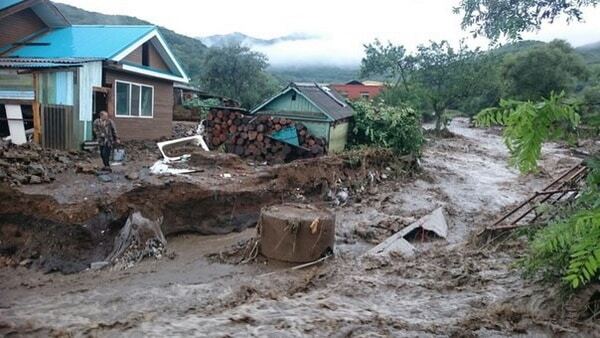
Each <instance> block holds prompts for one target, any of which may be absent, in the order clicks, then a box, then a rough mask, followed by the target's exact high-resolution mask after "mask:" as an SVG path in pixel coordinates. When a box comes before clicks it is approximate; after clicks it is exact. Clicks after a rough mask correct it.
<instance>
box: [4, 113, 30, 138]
mask: <svg viewBox="0 0 600 338" xmlns="http://www.w3.org/2000/svg"><path fill="white" fill-rule="evenodd" d="M4 107H5V109H6V119H7V120H8V130H9V131H10V141H11V142H12V143H14V144H23V143H26V142H27V136H26V135H25V125H24V124H23V113H22V112H21V106H20V105H18V104H7V105H5V106H4Z"/></svg>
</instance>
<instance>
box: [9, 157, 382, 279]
mask: <svg viewBox="0 0 600 338" xmlns="http://www.w3.org/2000/svg"><path fill="white" fill-rule="evenodd" d="M217 155H219V154H215V156H217ZM384 155H385V154H384ZM357 156H358V157H357V158H358V159H359V160H360V161H359V162H353V163H352V164H348V163H347V161H346V160H345V159H344V158H339V157H326V158H318V159H310V160H304V161H297V162H294V163H290V164H285V165H281V166H276V167H264V168H263V169H262V170H261V171H250V170H248V169H247V168H238V171H236V172H235V173H236V174H237V176H239V177H240V178H239V179H235V180H228V181H223V179H220V181H218V182H211V183H207V182H204V181H197V180H195V179H194V178H193V177H191V178H190V177H179V178H175V179H174V180H169V181H167V182H161V183H159V184H144V185H142V186H139V187H136V188H133V189H131V190H129V191H127V192H125V193H123V194H121V195H118V196H116V197H114V198H110V197H103V198H101V197H97V198H96V199H83V200H82V201H81V202H74V203H59V202H57V201H56V200H55V199H54V198H53V197H51V196H45V195H32V194H24V193H22V192H19V191H16V190H14V189H11V188H9V187H7V186H0V234H1V235H2V239H1V240H0V255H4V256H9V257H11V258H12V259H14V260H16V261H18V262H21V261H22V260H24V259H28V260H32V261H33V263H34V266H40V267H42V268H43V269H44V270H45V271H53V270H59V271H62V272H75V271H80V270H83V269H85V268H86V267H88V266H89V264H90V263H91V262H94V261H101V260H104V258H105V257H106V255H107V254H108V253H109V252H110V251H111V250H112V243H113V242H114V236H115V235H116V234H117V232H118V230H119V229H120V228H122V227H123V225H124V224H125V221H126V219H127V217H128V216H129V214H130V213H131V212H132V211H134V210H139V209H144V210H149V211H151V212H152V213H154V214H158V215H161V216H162V217H163V222H162V225H161V230H162V232H163V234H164V235H165V236H171V235H175V234H179V233H197V234H201V235H211V234H226V233H230V232H232V231H242V230H244V229H246V228H248V227H250V226H253V225H254V224H256V221H257V219H258V215H259V212H260V209H261V208H262V207H263V206H265V205H270V204H273V203H280V202H281V201H282V200H287V201H295V200H315V199H317V200H318V199H320V198H321V197H322V196H324V194H325V193H327V192H329V190H330V189H335V188H336V186H342V185H351V184H358V183H360V182H365V179H366V177H367V176H368V175H371V176H372V175H373V174H374V173H375V174H376V172H377V170H379V168H380V167H381V166H387V165H391V164H390V162H389V160H391V157H387V159H388V161H386V157H385V156H384V157H383V160H382V159H381V158H376V156H374V155H373V154H371V153H361V154H358V155H357ZM387 156H389V154H387ZM361 161H362V162H361ZM373 161H376V162H377V163H374V162H373ZM210 165H211V166H214V165H213V164H212V163H211V164H210ZM367 168H368V169H367Z"/></svg>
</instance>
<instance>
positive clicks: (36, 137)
mask: <svg viewBox="0 0 600 338" xmlns="http://www.w3.org/2000/svg"><path fill="white" fill-rule="evenodd" d="M38 90H39V88H38V79H37V73H33V93H34V99H33V104H32V105H31V108H32V111H33V142H35V143H37V144H40V143H41V142H42V117H41V112H40V100H39V94H38Z"/></svg>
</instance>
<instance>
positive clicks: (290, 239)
mask: <svg viewBox="0 0 600 338" xmlns="http://www.w3.org/2000/svg"><path fill="white" fill-rule="evenodd" d="M259 222H260V249H261V253H262V254H263V255H264V256H266V257H268V258H272V259H277V260H281V261H286V262H295V263H306V262H312V261H314V260H317V259H319V258H321V257H323V256H324V255H325V254H327V253H328V252H329V251H332V250H333V244H334V242H335V214H333V213H332V212H330V211H328V210H323V209H319V208H317V207H315V206H313V205H307V204H293V203H290V204H281V205H274V206H269V207H265V208H263V209H262V210H261V213H260V221H259Z"/></svg>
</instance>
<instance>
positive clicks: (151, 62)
mask: <svg viewBox="0 0 600 338" xmlns="http://www.w3.org/2000/svg"><path fill="white" fill-rule="evenodd" d="M154 39H156V38H152V40H154ZM152 40H150V41H152ZM150 41H148V42H145V43H144V44H148V45H149V46H148V66H149V67H152V68H155V69H160V70H164V71H170V69H169V66H167V64H166V63H165V61H164V60H163V59H162V57H161V56H160V54H159V53H158V51H157V50H156V48H154V46H153V45H152V44H151V43H150ZM157 43H158V42H157ZM123 60H125V61H129V62H132V63H135V64H138V65H142V46H139V47H138V48H136V49H135V50H134V51H133V52H131V53H130V54H129V55H127V56H126V57H125V58H124V59H123Z"/></svg>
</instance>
